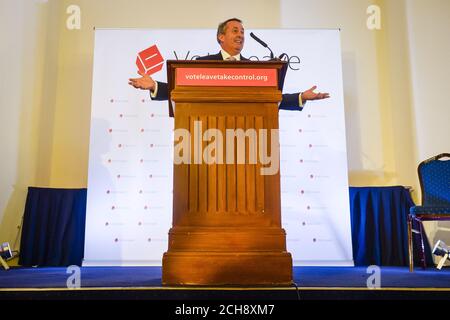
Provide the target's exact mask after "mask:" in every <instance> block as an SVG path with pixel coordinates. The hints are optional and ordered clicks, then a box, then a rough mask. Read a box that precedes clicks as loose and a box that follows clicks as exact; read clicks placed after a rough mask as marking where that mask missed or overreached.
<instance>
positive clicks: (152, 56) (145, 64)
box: [136, 45, 164, 75]
mask: <svg viewBox="0 0 450 320" xmlns="http://www.w3.org/2000/svg"><path fill="white" fill-rule="evenodd" d="M163 63H164V58H163V57H162V55H161V52H159V50H158V47H157V46H156V45H153V46H151V47H149V48H147V49H145V50H143V51H141V52H139V53H138V56H137V58H136V66H137V67H138V69H139V71H140V72H142V73H145V74H147V75H152V74H154V73H156V72H158V71H159V70H161V69H162V67H163Z"/></svg>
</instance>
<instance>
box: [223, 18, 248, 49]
mask: <svg viewBox="0 0 450 320" xmlns="http://www.w3.org/2000/svg"><path fill="white" fill-rule="evenodd" d="M230 21H236V22H239V23H242V20H240V19H238V18H231V19H228V20H225V21H224V22H221V23H220V24H219V26H218V27H217V42H218V43H219V44H220V40H219V36H220V35H221V34H225V31H226V30H225V29H226V28H227V23H228V22H230Z"/></svg>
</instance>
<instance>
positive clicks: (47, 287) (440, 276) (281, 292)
mask: <svg viewBox="0 0 450 320" xmlns="http://www.w3.org/2000/svg"><path fill="white" fill-rule="evenodd" d="M66 270H67V269H66V268H11V269H10V270H8V271H0V299H39V300H46V299H83V300H89V299H132V300H139V299H146V300H147V299H149V300H186V299H187V300H196V299H208V300H214V299H218V300H221V299H226V300H235V299H247V300H248V299H251V300H260V299H263V300H267V299H269V300H315V299H333V300H359V299H389V300H391V299H449V298H450V270H449V269H443V270H436V269H434V268H429V269H426V270H422V269H420V268H418V269H416V270H415V271H414V273H410V272H409V271H408V268H406V267H382V268H381V269H380V271H381V273H380V274H381V277H380V280H381V281H380V287H379V288H375V289H374V288H369V287H368V285H367V281H368V278H369V277H370V276H371V275H372V273H371V272H370V273H368V272H367V268H365V267H295V268H294V282H295V284H294V283H293V284H292V286H288V287H163V286H161V268H160V267H83V268H81V286H80V288H79V289H68V288H67V279H68V277H69V276H70V274H68V273H66ZM369 282H370V283H371V284H373V282H371V281H369Z"/></svg>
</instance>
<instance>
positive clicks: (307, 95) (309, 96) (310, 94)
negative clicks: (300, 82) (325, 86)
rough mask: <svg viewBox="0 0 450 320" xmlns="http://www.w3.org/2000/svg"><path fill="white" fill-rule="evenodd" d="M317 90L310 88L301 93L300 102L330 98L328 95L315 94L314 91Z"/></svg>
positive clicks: (322, 93)
mask: <svg viewBox="0 0 450 320" xmlns="http://www.w3.org/2000/svg"><path fill="white" fill-rule="evenodd" d="M316 89H317V86H314V87H312V88H311V89H309V90H306V91H305V92H303V93H302V100H303V101H309V100H322V99H328V98H329V97H330V94H329V93H326V92H325V93H324V92H318V93H315V92H314V90H316Z"/></svg>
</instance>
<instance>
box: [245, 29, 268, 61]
mask: <svg viewBox="0 0 450 320" xmlns="http://www.w3.org/2000/svg"><path fill="white" fill-rule="evenodd" d="M250 37H252V38H253V39H255V40H256V42H258V43H259V44H260V45H262V46H263V47H264V48H267V49H269V51H270V59H273V57H274V56H273V52H272V50H270V48H269V46H268V45H267V43H265V42H264V41H262V40H261V39H260V38H258V37H257V36H255V34H254V33H253V32H250Z"/></svg>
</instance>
